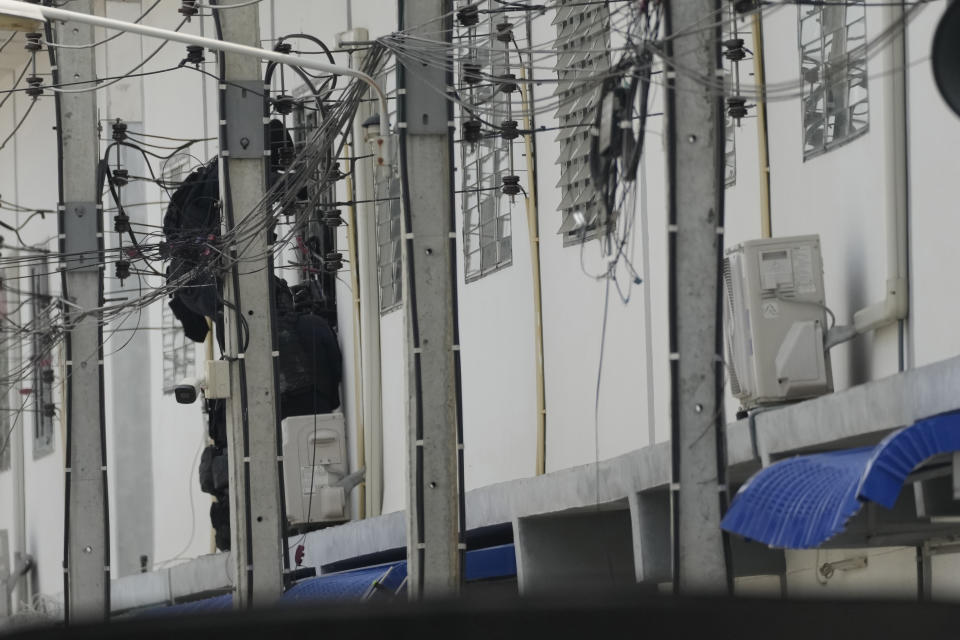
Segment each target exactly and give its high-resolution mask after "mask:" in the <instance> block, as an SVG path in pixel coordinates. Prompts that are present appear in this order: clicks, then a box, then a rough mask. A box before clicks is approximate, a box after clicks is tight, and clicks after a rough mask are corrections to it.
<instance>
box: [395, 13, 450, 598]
mask: <svg viewBox="0 0 960 640" xmlns="http://www.w3.org/2000/svg"><path fill="white" fill-rule="evenodd" d="M450 9H451V3H450V2H449V0H413V1H409V2H401V3H400V16H401V21H402V22H401V27H403V26H404V25H411V30H412V32H413V33H414V34H415V35H417V36H418V37H419V38H422V39H427V40H429V39H433V40H435V41H437V44H436V45H433V44H430V43H429V42H428V41H424V40H420V39H418V40H417V48H418V49H419V50H420V51H421V52H423V53H424V54H429V53H431V52H430V51H429V50H430V49H434V51H433V52H432V53H433V55H442V56H449V52H450V49H449V43H450V37H451V23H450ZM420 25H422V26H420ZM398 63H399V64H401V65H402V66H401V71H400V74H401V75H400V78H399V80H400V82H399V84H400V88H401V91H400V92H399V93H400V98H401V100H400V117H399V120H400V124H399V125H398V129H399V131H400V156H401V157H400V170H401V178H402V179H401V182H402V183H403V200H404V203H403V204H404V211H403V217H404V227H403V232H404V255H403V262H404V285H403V286H404V296H405V305H406V312H407V392H408V394H409V402H408V406H409V415H408V423H407V424H408V427H407V429H408V431H407V434H408V435H407V437H408V443H409V445H408V446H409V450H408V451H409V492H410V493H409V499H408V501H407V504H408V505H409V506H408V509H407V561H408V564H409V567H410V568H409V572H408V576H409V585H408V591H409V593H410V596H411V598H421V597H424V596H426V597H436V596H450V595H455V594H457V593H458V592H459V589H460V581H461V572H462V566H463V550H464V548H465V546H464V544H463V537H462V536H463V528H464V521H463V502H462V485H463V464H462V463H463V446H462V442H463V441H462V437H461V433H462V432H461V429H462V426H461V425H462V416H461V407H460V345H459V333H458V327H457V273H456V261H455V257H456V236H455V235H454V234H455V229H456V226H455V225H454V219H453V213H454V207H453V189H452V184H453V153H452V136H451V126H452V119H453V118H452V113H451V103H450V102H449V101H448V100H447V99H446V96H445V94H446V92H447V87H450V86H452V82H451V79H450V78H449V77H448V71H446V70H444V69H442V68H437V67H426V66H424V65H422V64H420V63H419V62H414V63H411V64H410V65H406V64H404V60H403V59H401V60H399V61H398Z"/></svg>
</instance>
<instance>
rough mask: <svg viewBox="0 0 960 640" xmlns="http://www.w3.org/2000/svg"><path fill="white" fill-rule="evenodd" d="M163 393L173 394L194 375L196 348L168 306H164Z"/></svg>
mask: <svg viewBox="0 0 960 640" xmlns="http://www.w3.org/2000/svg"><path fill="white" fill-rule="evenodd" d="M162 335H163V338H162V340H163V392H164V393H173V390H174V387H176V386H177V383H178V382H179V381H181V380H183V379H184V378H186V377H188V376H192V375H194V373H193V372H194V370H195V369H194V367H195V364H196V363H195V360H196V348H195V347H194V344H193V342H191V341H190V340H188V339H187V336H186V335H184V333H183V328H182V327H181V326H180V323H179V322H178V321H177V319H176V317H174V315H173V311H171V310H170V307H169V306H168V305H166V304H165V305H163V323H162Z"/></svg>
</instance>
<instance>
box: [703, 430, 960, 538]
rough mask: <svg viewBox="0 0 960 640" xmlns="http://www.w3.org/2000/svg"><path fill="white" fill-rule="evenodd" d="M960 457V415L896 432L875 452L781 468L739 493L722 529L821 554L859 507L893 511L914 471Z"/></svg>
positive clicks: (824, 456) (837, 454) (816, 457)
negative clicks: (938, 459) (946, 456)
mask: <svg viewBox="0 0 960 640" xmlns="http://www.w3.org/2000/svg"><path fill="white" fill-rule="evenodd" d="M957 450H960V413H950V414H944V415H941V416H935V417H932V418H926V419H924V420H920V421H918V422H917V423H915V424H914V425H911V426H909V427H905V428H903V429H900V430H898V431H896V432H894V433H892V434H890V435H889V436H887V437H886V438H884V440H883V441H882V442H880V444H878V445H877V446H875V447H863V448H859V449H849V450H844V451H831V452H829V453H818V454H813V455H807V456H797V457H795V458H791V459H789V460H783V461H781V462H778V463H776V464H773V465H770V466H769V467H767V468H766V469H763V470H761V471H759V472H758V473H757V474H755V475H754V476H753V477H752V478H750V480H748V481H747V483H746V484H744V485H743V486H742V487H741V488H740V491H739V492H738V493H737V496H736V498H734V501H733V504H732V505H731V506H730V510H729V511H728V512H727V515H726V516H725V517H724V519H723V522H722V524H721V526H722V527H723V528H724V529H725V530H727V531H730V532H732V533H737V534H739V535H741V536H743V537H745V538H749V539H751V540H757V541H759V542H764V543H766V544H768V545H770V546H773V547H784V548H788V549H811V548H814V547H818V546H820V545H821V544H823V543H824V542H826V541H827V540H829V539H830V538H832V537H833V536H835V535H836V534H838V533H840V532H841V531H843V529H844V527H845V526H846V524H847V522H848V521H849V520H850V518H851V517H853V516H854V515H855V514H856V513H857V511H859V510H860V507H861V505H862V503H863V501H864V500H871V501H873V502H876V503H878V504H881V505H883V506H885V507H887V508H891V507H893V504H894V503H895V502H896V500H897V496H898V495H899V494H900V490H901V489H902V487H903V483H904V481H905V480H906V479H907V476H908V475H910V473H911V472H912V471H913V469H914V468H916V467H917V465H919V464H921V463H922V462H923V461H925V460H927V459H929V458H930V457H932V456H935V455H938V454H941V453H947V452H950V451H957Z"/></svg>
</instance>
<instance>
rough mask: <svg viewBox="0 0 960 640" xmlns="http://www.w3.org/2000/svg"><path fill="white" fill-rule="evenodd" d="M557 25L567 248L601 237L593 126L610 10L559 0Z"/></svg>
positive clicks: (607, 61)
mask: <svg viewBox="0 0 960 640" xmlns="http://www.w3.org/2000/svg"><path fill="white" fill-rule="evenodd" d="M553 24H554V25H556V28H557V40H556V48H557V62H556V69H557V76H558V79H559V82H558V83H557V89H556V93H555V94H556V96H557V97H558V99H559V108H558V110H557V113H556V117H557V119H558V120H559V122H558V124H559V126H560V132H559V134H558V135H557V141H558V142H560V157H559V158H558V159H557V164H559V165H560V181H559V182H558V183H557V188H559V189H560V192H561V194H562V198H561V200H560V205H559V207H558V209H559V210H560V213H561V217H562V220H561V223H560V228H559V229H558V231H557V232H558V233H560V234H563V242H564V245H570V244H575V243H577V242H579V241H580V240H581V238H591V237H594V236H595V235H596V229H597V221H598V220H599V217H600V206H601V204H600V202H599V199H598V198H597V196H596V192H595V191H594V188H593V182H592V180H591V177H590V162H589V155H590V126H591V125H592V124H593V122H594V119H595V114H596V106H597V101H598V99H599V95H600V87H599V85H598V84H597V83H595V82H589V80H590V79H591V78H596V77H600V76H602V75H603V74H604V73H606V71H607V70H608V69H609V68H610V57H609V54H608V53H607V50H608V49H609V48H610V10H609V8H608V7H607V5H606V3H590V2H579V1H577V0H559V3H558V6H557V10H556V16H555V17H554V19H553Z"/></svg>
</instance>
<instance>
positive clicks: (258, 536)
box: [217, 0, 287, 608]
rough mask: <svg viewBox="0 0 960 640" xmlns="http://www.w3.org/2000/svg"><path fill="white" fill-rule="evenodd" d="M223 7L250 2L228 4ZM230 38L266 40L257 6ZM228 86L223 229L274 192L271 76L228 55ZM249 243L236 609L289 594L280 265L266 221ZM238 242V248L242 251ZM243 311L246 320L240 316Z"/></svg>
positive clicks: (237, 434)
mask: <svg viewBox="0 0 960 640" xmlns="http://www.w3.org/2000/svg"><path fill="white" fill-rule="evenodd" d="M218 4H219V5H222V6H224V7H228V6H229V5H231V4H243V2H242V1H241V0H227V1H225V2H219V3H218ZM217 13H218V15H219V17H220V21H221V27H222V38H223V39H224V40H227V41H232V42H239V43H243V44H248V45H250V46H254V47H256V46H259V45H260V24H259V19H258V8H257V6H256V5H253V6H246V7H238V8H236V9H229V10H223V11H218V12H217ZM223 65H224V68H223V75H224V79H225V80H226V81H227V82H229V83H230V84H226V85H221V89H220V100H221V103H220V104H221V112H220V113H221V116H220V117H221V123H220V124H221V127H220V129H221V133H220V160H221V161H220V192H221V197H222V199H223V203H224V212H225V216H224V232H225V233H228V232H229V231H230V229H231V227H232V226H233V224H234V222H239V221H240V220H241V219H243V217H245V216H246V215H247V214H248V213H250V212H251V211H252V210H254V209H255V207H257V205H258V204H259V203H260V202H261V200H262V199H263V195H264V192H265V191H266V167H265V164H264V163H265V162H266V160H265V156H266V154H268V153H269V150H268V147H267V145H266V142H267V141H266V140H265V135H264V108H263V93H264V91H265V88H264V84H263V72H262V70H261V68H260V61H259V60H258V59H257V58H255V57H251V56H240V55H233V54H225V55H224V57H223ZM268 216H269V211H267V210H266V209H262V210H259V211H257V213H256V214H254V217H256V218H257V219H259V220H260V221H262V222H263V223H264V224H263V228H261V229H259V230H258V231H257V232H256V236H255V238H254V239H253V240H252V241H251V242H250V243H248V244H246V246H245V247H243V251H244V255H242V256H240V258H241V259H242V260H243V262H242V264H241V265H240V267H239V268H235V269H232V270H231V272H230V274H229V275H228V276H227V277H226V278H225V285H226V286H225V296H224V297H225V298H226V300H227V302H228V305H227V306H228V307H229V308H228V309H227V310H226V313H225V314H224V315H225V318H226V327H225V333H226V347H227V354H228V356H229V358H230V388H231V398H230V399H229V400H228V401H227V452H228V456H229V460H230V464H229V467H230V471H229V473H230V545H231V547H230V548H231V551H232V554H231V559H232V562H233V568H234V576H235V582H234V584H235V585H236V595H235V597H234V606H235V607H238V608H247V607H250V606H252V605H254V604H256V605H257V606H262V605H269V604H271V603H273V602H274V601H275V600H276V599H278V598H279V597H280V595H281V594H282V593H283V573H284V566H285V563H286V561H287V560H286V543H285V534H286V522H284V509H283V502H282V493H281V488H282V487H281V485H280V478H281V475H280V473H279V462H278V460H279V459H280V458H279V457H278V456H280V455H281V454H282V451H281V450H280V441H279V437H278V433H279V420H278V413H279V412H278V410H277V400H278V391H277V377H276V368H275V362H276V355H275V354H277V347H276V340H275V337H274V328H273V326H272V324H271V309H272V308H273V306H274V303H273V299H274V292H273V261H272V259H271V258H270V254H271V246H270V239H269V237H268V234H269V229H268V228H267V225H266V221H267V217H268ZM236 251H237V248H236V247H234V248H232V249H231V254H235V252H236ZM241 317H242V320H241Z"/></svg>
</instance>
